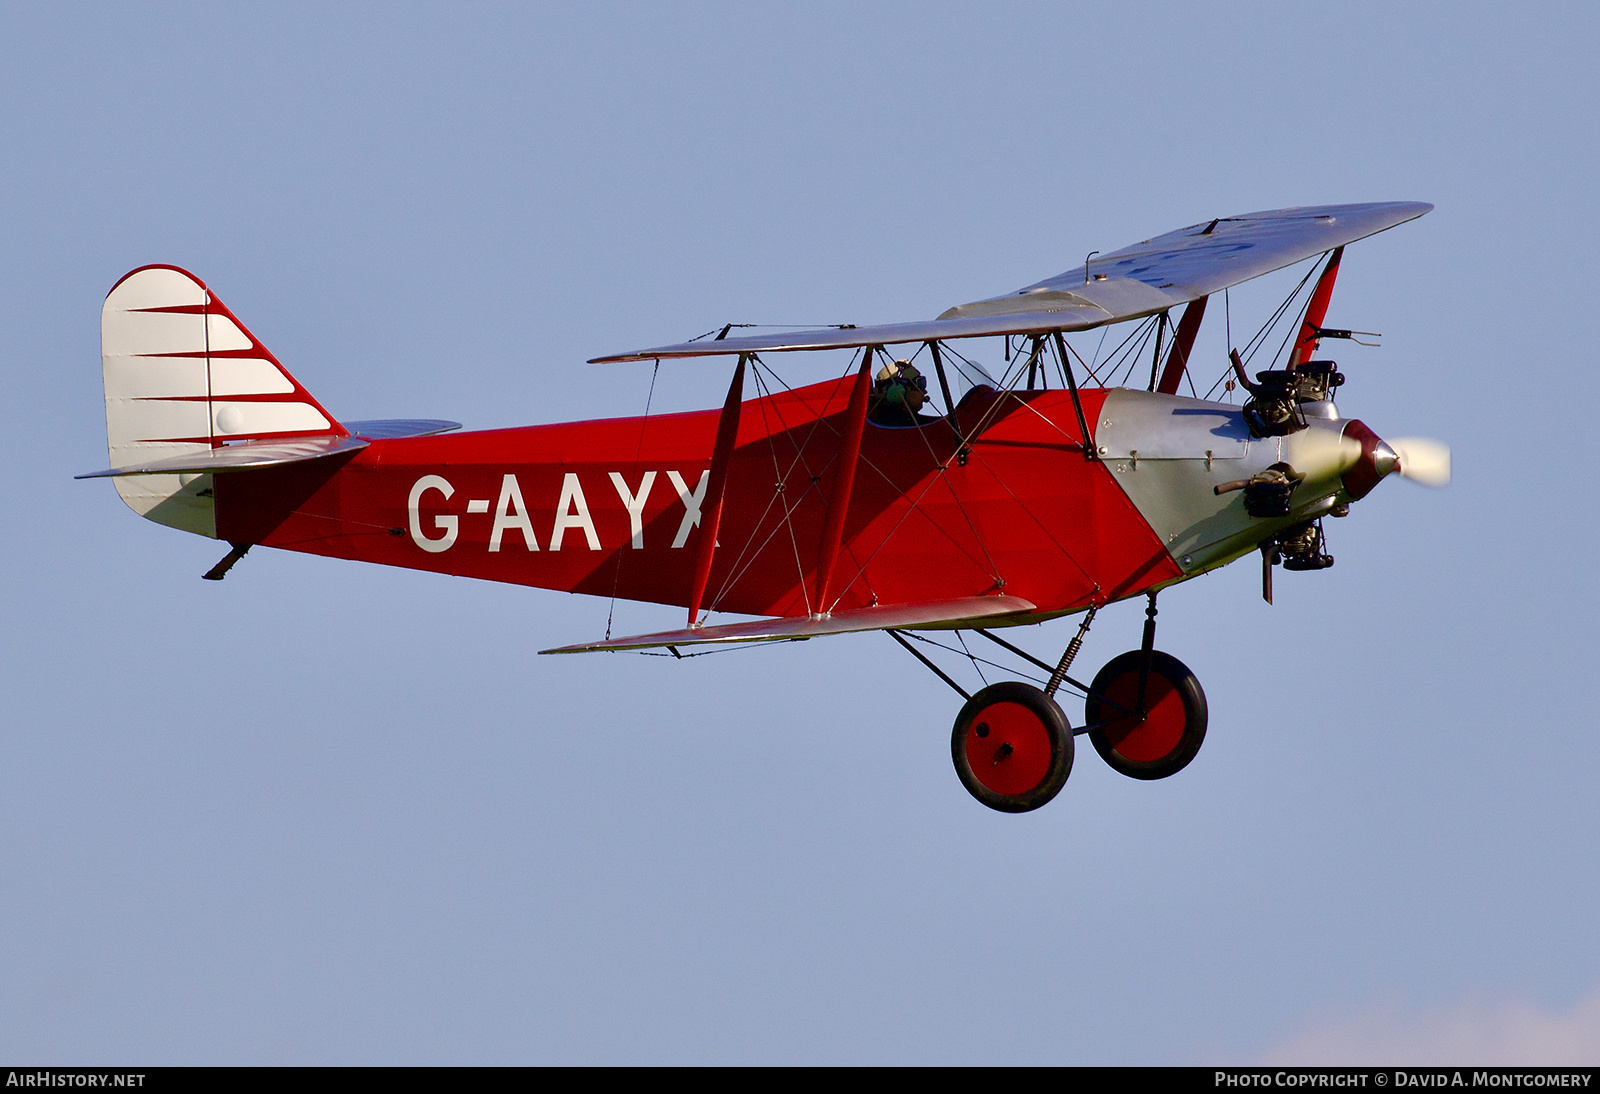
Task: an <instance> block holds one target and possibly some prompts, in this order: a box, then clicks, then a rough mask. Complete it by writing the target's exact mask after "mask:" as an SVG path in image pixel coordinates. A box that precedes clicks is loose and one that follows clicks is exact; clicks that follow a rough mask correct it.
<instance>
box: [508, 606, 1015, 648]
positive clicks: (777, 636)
mask: <svg viewBox="0 0 1600 1094" xmlns="http://www.w3.org/2000/svg"><path fill="white" fill-rule="evenodd" d="M1035 608H1036V606H1035V605H1034V604H1033V603H1031V602H1030V601H1027V600H1023V599H1022V598H1021V597H1017V596H966V597H959V598H957V599H954V600H930V601H925V602H922V603H919V604H891V605H885V606H883V607H876V608H852V609H850V610H849V611H843V612H834V613H833V614H832V615H829V616H824V617H822V618H818V619H813V618H812V617H810V616H806V615H791V616H784V617H783V618H781V619H753V620H750V621H749V622H747V623H722V624H718V625H717V626H714V627H687V628H685V629H683V630H680V631H662V632H661V633H660V634H637V635H634V636H633V637H631V638H612V639H608V640H606V641H603V642H585V643H583V644H581V645H577V646H562V647H560V648H559V649H553V650H540V651H539V652H540V653H591V652H594V651H597V650H642V649H650V648H652V647H655V648H660V647H663V646H702V645H708V644H715V643H734V642H786V641H795V640H797V639H805V638H816V637H819V636H821V635H825V634H850V633H853V632H856V631H882V630H890V629H894V630H902V629H903V630H922V629H949V628H953V627H958V626H974V627H975V626H979V625H984V624H992V623H993V622H994V620H995V618H996V617H997V616H1005V615H1021V614H1023V613H1025V612H1031V611H1034V610H1035Z"/></svg>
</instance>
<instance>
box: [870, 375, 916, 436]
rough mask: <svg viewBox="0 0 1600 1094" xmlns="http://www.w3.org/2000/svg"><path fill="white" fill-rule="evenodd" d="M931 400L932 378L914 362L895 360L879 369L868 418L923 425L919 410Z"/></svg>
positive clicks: (884, 421) (889, 424)
mask: <svg viewBox="0 0 1600 1094" xmlns="http://www.w3.org/2000/svg"><path fill="white" fill-rule="evenodd" d="M927 401H928V378H927V377H926V376H924V375H922V373H920V372H918V371H917V370H916V368H915V367H914V366H913V365H912V364H911V362H910V361H904V360H901V361H891V362H889V363H888V364H886V365H884V366H883V368H881V369H879V370H878V375H877V379H876V382H875V383H874V384H873V385H872V404H871V409H870V410H869V411H868V412H867V417H868V418H869V419H871V420H872V421H873V422H874V423H876V424H877V425H887V426H907V425H921V424H922V420H921V419H920V418H919V417H918V416H917V412H918V411H919V410H921V409H922V407H923V404H925V403H926V402H927Z"/></svg>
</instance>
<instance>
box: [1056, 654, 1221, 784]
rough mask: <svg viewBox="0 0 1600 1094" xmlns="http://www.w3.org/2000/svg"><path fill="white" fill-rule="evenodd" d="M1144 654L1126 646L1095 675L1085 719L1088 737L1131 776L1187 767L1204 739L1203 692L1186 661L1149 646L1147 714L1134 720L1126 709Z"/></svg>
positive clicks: (1149, 775)
mask: <svg viewBox="0 0 1600 1094" xmlns="http://www.w3.org/2000/svg"><path fill="white" fill-rule="evenodd" d="M1144 656H1145V655H1144V652H1143V651H1142V650H1129V651H1128V652H1127V653H1124V654H1119V655H1118V656H1116V657H1113V658H1112V659H1111V660H1110V661H1109V662H1107V663H1106V667H1105V668H1103V669H1101V670H1100V671H1099V673H1097V674H1096V675H1095V678H1094V683H1093V684H1091V685H1090V687H1089V696H1088V698H1087V699H1086V700H1085V702H1084V724H1085V725H1087V726H1089V727H1090V729H1089V743H1090V744H1092V745H1094V750H1095V751H1096V752H1098V753H1100V758H1101V759H1102V760H1104V761H1105V762H1106V763H1108V764H1110V765H1111V768H1112V770H1114V771H1117V772H1119V773H1120V774H1123V775H1126V776H1128V778H1130V779H1164V778H1166V777H1167V776H1168V775H1176V774H1177V773H1178V772H1180V771H1182V770H1183V769H1184V768H1185V767H1187V766H1188V765H1189V761H1190V760H1192V759H1194V758H1195V754H1196V753H1198V752H1199V751H1200V745H1201V743H1202V742H1204V741H1205V739H1206V718H1207V713H1206V693H1205V691H1203V690H1202V689H1201V687H1200V681H1199V680H1197V679H1195V675H1194V673H1192V672H1190V671H1189V667H1188V666H1187V665H1185V664H1184V663H1183V662H1182V661H1179V660H1178V659H1177V658H1176V657H1173V656H1172V655H1171V654H1168V653H1162V652H1161V651H1160V650H1153V651H1151V654H1150V677H1149V680H1148V682H1147V683H1146V684H1145V705H1146V708H1147V710H1148V715H1147V717H1146V718H1145V720H1144V721H1142V722H1140V721H1136V720H1135V719H1134V717H1133V715H1132V714H1131V713H1130V712H1131V711H1132V710H1133V709H1134V708H1135V706H1137V702H1138V700H1137V696H1138V690H1139V672H1140V670H1141V669H1142V668H1143V666H1144ZM1180 719H1181V722H1180Z"/></svg>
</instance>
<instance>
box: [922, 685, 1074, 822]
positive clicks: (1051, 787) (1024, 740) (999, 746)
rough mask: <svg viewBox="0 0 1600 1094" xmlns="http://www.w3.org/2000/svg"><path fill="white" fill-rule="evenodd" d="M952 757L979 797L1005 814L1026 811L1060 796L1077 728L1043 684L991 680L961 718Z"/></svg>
mask: <svg viewBox="0 0 1600 1094" xmlns="http://www.w3.org/2000/svg"><path fill="white" fill-rule="evenodd" d="M950 756H951V758H952V759H954V760H955V764H956V774H957V775H959V776H960V777H961V785H962V786H965V787H966V788H967V791H968V792H969V793H970V794H971V795H972V796H973V797H974V798H977V799H978V800H979V801H980V802H982V803H983V804H984V805H987V806H988V807H989V808H990V809H998V810H1000V811H1001V812H1002V813H1026V812H1028V810H1030V809H1037V808H1039V807H1040V806H1041V805H1043V804H1044V803H1045V802H1047V801H1049V800H1050V799H1051V798H1053V797H1055V796H1056V793H1057V792H1058V791H1059V790H1060V789H1061V787H1062V786H1063V785H1064V784H1065V783H1066V781H1067V776H1068V775H1069V774H1071V773H1072V726H1071V725H1069V724H1068V722H1067V716H1066V715H1065V714H1063V713H1062V712H1061V708H1060V707H1058V706H1057V705H1056V701H1055V700H1054V699H1052V698H1050V697H1049V696H1048V695H1046V694H1045V693H1044V692H1042V691H1040V690H1039V689H1038V688H1036V687H1030V686H1029V685H1027V684H1022V683H1017V682H1015V681H1008V682H1007V683H1003V684H990V685H989V686H988V687H986V688H984V689H983V690H982V691H980V692H978V694H976V695H974V696H973V697H972V698H971V699H969V700H967V705H966V706H964V707H962V708H961V713H960V714H959V715H957V716H956V724H955V729H953V730H952V731H951V733H950Z"/></svg>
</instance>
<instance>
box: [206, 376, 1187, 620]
mask: <svg viewBox="0 0 1600 1094" xmlns="http://www.w3.org/2000/svg"><path fill="white" fill-rule="evenodd" d="M849 393H850V379H849V378H845V379H840V380H835V381H829V382H825V383H820V384H814V385H812V386H809V387H804V388H799V389H796V390H793V391H786V392H782V393H779V394H776V395H771V396H766V397H762V398H758V399H754V400H751V401H749V402H746V403H744V404H743V408H742V412H741V414H740V419H739V420H740V425H739V431H738V439H737V445H736V448H735V451H734V455H733V458H732V461H731V463H730V465H729V470H728V479H727V488H726V500H725V503H724V508H723V512H722V518H721V526H720V530H719V532H718V537H717V538H718V543H717V547H716V551H715V554H714V556H713V563H712V569H711V577H710V582H709V584H708V586H707V591H706V595H705V606H706V607H707V608H708V609H710V610H716V611H723V612H734V613H746V614H753V615H803V614H811V613H815V612H818V611H837V610H842V609H849V608H859V607H866V606H869V605H872V604H874V603H884V604H892V603H902V602H909V601H924V600H942V599H947V598H956V597H970V596H982V595H985V594H992V593H995V592H999V591H1002V590H1003V591H1004V592H1005V593H1007V594H1010V595H1013V596H1017V597H1021V598H1023V599H1026V600H1028V601H1031V602H1032V603H1034V604H1035V605H1037V606H1038V608H1039V610H1040V612H1041V613H1056V612H1062V611H1070V610H1073V609H1076V608H1082V607H1084V606H1086V605H1088V604H1090V603H1103V602H1105V601H1108V600H1117V599H1121V598H1124V597H1127V596H1132V595H1135V594H1137V593H1139V592H1141V591H1143V590H1145V589H1148V588H1150V587H1152V586H1157V585H1161V584H1165V583H1167V582H1170V581H1172V580H1174V579H1177V578H1180V577H1182V576H1183V571H1182V570H1181V569H1180V568H1179V566H1178V565H1177V564H1176V563H1175V562H1174V560H1173V559H1172V557H1171V556H1170V555H1169V554H1168V552H1167V551H1166V550H1165V549H1164V547H1163V545H1162V542H1161V539H1160V537H1158V536H1157V535H1156V534H1155V532H1153V531H1152V530H1151V528H1150V525H1149V524H1148V523H1147V522H1146V521H1145V519H1144V518H1143V517H1141V516H1140V514H1139V512H1138V510H1137V509H1136V508H1135V507H1134V505H1133V504H1132V503H1131V502H1130V501H1129V499H1128V496H1127V495H1126V494H1125V493H1124V491H1123V490H1122V488H1121V487H1120V486H1119V485H1118V484H1117V482H1116V481H1115V476H1114V475H1113V474H1112V472H1111V470H1110V469H1109V468H1108V467H1107V465H1106V464H1105V463H1103V462H1100V461H1098V460H1091V459H1086V458H1085V455H1084V452H1083V450H1082V446H1081V440H1082V439H1081V437H1080V436H1079V430H1078V426H1077V418H1076V415H1075V413H1074V409H1073V405H1072V400H1071V397H1070V396H1069V394H1068V393H1067V392H1065V391H1025V392H1017V393H1015V394H1012V395H1005V396H996V395H995V394H994V393H993V392H992V391H990V390H989V389H986V388H979V389H976V390H975V391H974V392H972V393H970V394H969V396H968V397H967V399H965V400H964V401H963V403H962V405H961V407H960V410H959V413H958V421H959V424H960V427H961V432H962V435H964V436H966V437H967V438H968V440H967V444H966V447H965V451H964V452H962V451H961V445H960V441H959V439H958V437H957V434H956V431H955V430H953V429H952V428H951V427H950V425H949V424H948V423H947V422H946V421H944V420H943V419H934V420H932V421H930V422H929V423H928V424H925V425H922V426H919V427H901V428H886V427H881V426H877V425H874V424H870V423H869V424H868V425H867V426H866V432H865V435H864V437H863V439H862V441H861V457H860V463H859V465H858V466H859V470H858V471H857V473H856V475H855V480H854V488H853V490H852V492H851V494H850V498H849V507H848V510H847V515H846V519H845V524H844V536H843V547H842V551H841V553H840V555H839V560H838V564H837V567H836V573H835V576H834V579H833V582H832V589H833V593H832V595H831V596H830V601H831V602H830V603H829V604H826V605H816V604H812V603H810V598H811V597H812V596H813V595H814V592H815V588H816V583H815V580H814V579H815V572H816V569H817V566H818V555H819V544H820V542H821V539H822V534H823V521H824V513H825V511H826V508H827V497H828V496H829V489H830V485H831V484H832V481H833V476H834V475H835V474H836V473H837V465H838V463H839V461H838V460H837V458H836V457H837V455H838V452H839V449H840V437H841V433H842V432H843V421H844V415H845V409H846V404H847V401H848V398H849ZM1105 396H1106V393H1105V392H1104V391H1100V390H1086V391H1084V392H1082V400H1083V409H1084V413H1085V415H1086V416H1087V418H1088V420H1089V421H1091V422H1093V421H1095V420H1096V418H1097V415H1098V412H1099V410H1100V407H1101V404H1102V403H1103V401H1104V400H1105ZM717 423H718V412H717V411H715V410H707V411H702V412H695V413H688V414H673V415H659V416H655V417H649V418H620V419H611V420H605V421H593V422H575V423H568V424H560V425H544V426H529V427H526V428H522V429H505V430H493V431H485V432H475V433H459V434H449V435H443V436H430V437H417V438H407V439H398V440H376V441H373V442H372V444H371V445H370V446H369V447H367V448H365V449H363V450H361V451H359V452H357V453H355V454H353V455H351V456H348V457H344V456H339V457H332V458H329V459H324V460H316V461H309V462H305V463H299V464H291V465H288V466H284V467H279V468H274V469H269V470H262V471H256V472H252V473H250V474H245V475H217V476H216V477H215V491H216V527H217V534H218V536H219V538H222V539H227V540H230V541H233V542H236V543H260V544H265V545H268V546H272V547H280V548H283V549H286V550H293V551H304V552H308V553H312V554H321V555H330V556H334V557H338V558H350V559H359V560H362V561H366V562H377V563H382V564H385V565H390V566H406V567H411V568H414V569H422V570H434V571H438V572H440V573H448V574H457V575H461V576H466V577H476V578H484V579H487V580H491V581H504V582H511V583H514V584H521V585H533V586H539V587H543V588H550V589H562V590H567V591H571V592H580V593H590V594H594V595H599V596H608V597H609V596H619V597H623V598H626V599H631V600H640V601H653V602H658V603H664V604H677V605H685V604H686V603H687V600H688V597H689V595H690V587H691V583H692V571H693V567H694V559H695V556H696V548H697V546H698V544H699V542H700V537H701V535H702V532H703V525H704V522H703V520H702V519H701V517H700V509H701V506H702V505H704V504H705V493H706V478H707V477H708V469H709V467H710V465H711V458H712V448H713V442H714V439H715V435H716V431H717ZM974 434H976V435H975V436H974ZM707 508H709V506H708V507H707Z"/></svg>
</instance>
